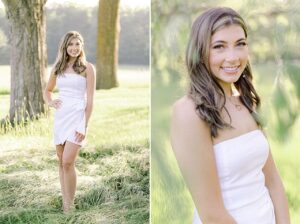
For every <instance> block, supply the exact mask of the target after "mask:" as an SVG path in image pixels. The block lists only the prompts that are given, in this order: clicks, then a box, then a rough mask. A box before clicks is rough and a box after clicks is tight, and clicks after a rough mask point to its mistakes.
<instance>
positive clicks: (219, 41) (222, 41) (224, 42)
mask: <svg viewBox="0 0 300 224" xmlns="http://www.w3.org/2000/svg"><path fill="white" fill-rule="evenodd" d="M240 41H246V38H240V39H238V40H237V41H235V42H236V43H238V42H240ZM217 43H220V44H226V43H227V42H226V41H224V40H217V41H215V42H213V43H212V45H214V44H217Z"/></svg>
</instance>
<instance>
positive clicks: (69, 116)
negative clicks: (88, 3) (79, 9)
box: [44, 31, 95, 213]
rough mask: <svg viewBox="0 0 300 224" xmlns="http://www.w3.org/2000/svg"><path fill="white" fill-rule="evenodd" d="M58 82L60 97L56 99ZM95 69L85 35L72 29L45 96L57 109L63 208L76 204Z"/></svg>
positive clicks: (58, 154) (56, 63)
mask: <svg viewBox="0 0 300 224" xmlns="http://www.w3.org/2000/svg"><path fill="white" fill-rule="evenodd" d="M56 85H57V87H58V89H59V97H58V99H52V92H53V89H54V87H55V86H56ZM94 92H95V70H94V67H93V65H92V64H90V63H88V62H87V61H86V58H85V53H84V50H83V38H82V36H81V35H80V34H79V33H78V32H76V31H70V32H68V33H66V34H65V35H64V37H63V38H62V40H61V43H60V47H59V51H58V55H57V59H56V62H55V64H54V66H53V69H52V71H51V74H50V78H49V82H48V84H47V86H46V89H45V92H44V100H45V101H46V103H47V104H48V105H49V106H50V107H54V108H55V109H56V112H55V118H54V144H55V145H56V152H57V156H58V159H59V178H60V184H61V192H62V198H63V211H64V213H68V212H69V211H71V210H72V209H73V208H74V196H75V191H76V171H75V160H76V157H77V155H78V151H79V148H80V146H82V142H83V140H84V139H85V137H86V129H87V126H88V122H89V118H90V116H91V113H92V108H93V98H94Z"/></svg>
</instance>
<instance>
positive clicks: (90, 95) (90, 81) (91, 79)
mask: <svg viewBox="0 0 300 224" xmlns="http://www.w3.org/2000/svg"><path fill="white" fill-rule="evenodd" d="M86 79H87V87H86V88H87V90H86V92H87V104H86V109H85V117H86V126H87V124H88V122H89V119H90V117H91V114H92V110H93V105H94V94H95V89H96V75H95V68H94V66H93V65H92V64H90V63H89V64H88V66H87V69H86Z"/></svg>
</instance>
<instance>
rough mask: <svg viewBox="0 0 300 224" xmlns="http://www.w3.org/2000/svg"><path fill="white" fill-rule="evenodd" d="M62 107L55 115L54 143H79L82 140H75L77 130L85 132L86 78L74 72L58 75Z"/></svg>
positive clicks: (80, 143) (57, 80)
mask: <svg viewBox="0 0 300 224" xmlns="http://www.w3.org/2000/svg"><path fill="white" fill-rule="evenodd" d="M56 84H57V87H58V90H59V99H60V100H61V101H62V104H61V107H60V108H59V109H57V110H56V111H55V116H54V144H55V145H59V144H64V143H65V142H66V141H69V142H72V143H74V144H77V145H82V142H77V141H76V140H75V132H76V131H77V132H79V133H81V134H85V122H86V121H85V108H86V78H85V77H83V76H81V75H78V74H73V73H65V74H63V75H62V76H57V78H56Z"/></svg>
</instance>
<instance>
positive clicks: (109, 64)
mask: <svg viewBox="0 0 300 224" xmlns="http://www.w3.org/2000/svg"><path fill="white" fill-rule="evenodd" d="M119 3H120V0H100V1H99V11H98V33H97V64H96V66H97V83H96V89H110V88H113V87H117V86H118V81H117V68H118V48H119V33H120V25H119Z"/></svg>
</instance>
